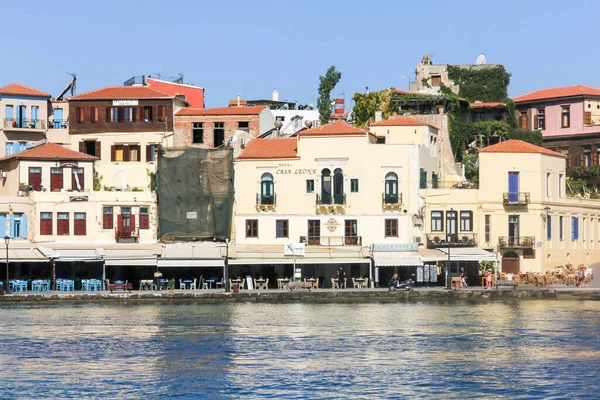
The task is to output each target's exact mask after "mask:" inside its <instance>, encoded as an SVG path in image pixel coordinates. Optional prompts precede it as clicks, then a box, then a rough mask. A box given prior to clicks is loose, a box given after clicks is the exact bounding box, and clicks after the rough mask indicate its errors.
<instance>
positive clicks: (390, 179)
mask: <svg viewBox="0 0 600 400" xmlns="http://www.w3.org/2000/svg"><path fill="white" fill-rule="evenodd" d="M385 204H398V175H396V174H395V173H393V172H390V173H389V174H387V175H386V177H385Z"/></svg>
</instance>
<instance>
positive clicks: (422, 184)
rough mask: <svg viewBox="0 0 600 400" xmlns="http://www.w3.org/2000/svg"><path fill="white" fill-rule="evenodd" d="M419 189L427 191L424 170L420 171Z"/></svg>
mask: <svg viewBox="0 0 600 400" xmlns="http://www.w3.org/2000/svg"><path fill="white" fill-rule="evenodd" d="M419 189H427V171H426V170H424V169H421V170H420V176H419Z"/></svg>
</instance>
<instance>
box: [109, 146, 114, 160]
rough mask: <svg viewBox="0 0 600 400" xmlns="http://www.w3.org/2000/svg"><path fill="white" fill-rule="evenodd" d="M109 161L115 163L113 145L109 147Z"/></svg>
mask: <svg viewBox="0 0 600 400" xmlns="http://www.w3.org/2000/svg"><path fill="white" fill-rule="evenodd" d="M110 161H115V145H114V144H113V145H112V146H110Z"/></svg>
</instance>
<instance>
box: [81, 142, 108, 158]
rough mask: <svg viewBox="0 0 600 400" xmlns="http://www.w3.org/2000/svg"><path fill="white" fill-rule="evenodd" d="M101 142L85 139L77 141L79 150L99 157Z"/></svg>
mask: <svg viewBox="0 0 600 400" xmlns="http://www.w3.org/2000/svg"><path fill="white" fill-rule="evenodd" d="M101 149H102V147H101V143H100V141H98V140H86V141H81V142H79V152H80V153H85V154H89V155H90V156H95V157H98V158H100V155H101V152H102V151H101Z"/></svg>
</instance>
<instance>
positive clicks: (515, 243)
mask: <svg viewBox="0 0 600 400" xmlns="http://www.w3.org/2000/svg"><path fill="white" fill-rule="evenodd" d="M498 246H499V247H500V248H501V249H507V248H533V247H535V236H498Z"/></svg>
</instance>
